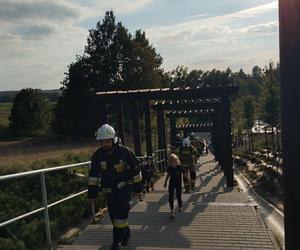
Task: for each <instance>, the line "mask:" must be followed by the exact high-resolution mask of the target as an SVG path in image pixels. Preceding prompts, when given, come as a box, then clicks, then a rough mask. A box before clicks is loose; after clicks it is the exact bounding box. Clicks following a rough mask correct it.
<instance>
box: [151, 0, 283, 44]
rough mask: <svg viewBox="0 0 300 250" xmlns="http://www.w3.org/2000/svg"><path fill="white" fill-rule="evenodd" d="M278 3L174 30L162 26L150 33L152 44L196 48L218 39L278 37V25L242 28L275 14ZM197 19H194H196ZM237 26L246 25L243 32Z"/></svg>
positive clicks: (193, 21) (198, 20)
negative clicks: (269, 35)
mask: <svg viewBox="0 0 300 250" xmlns="http://www.w3.org/2000/svg"><path fill="white" fill-rule="evenodd" d="M276 2H277V1H274V2H271V3H268V4H263V5H259V6H256V7H253V8H249V9H245V10H242V11H238V12H234V13H230V14H226V15H222V16H216V17H207V18H203V17H202V16H200V18H198V19H196V20H191V21H186V22H182V23H179V24H176V25H173V26H161V27H153V28H149V29H146V32H147V34H148V36H149V37H150V38H151V41H152V42H153V43H154V44H156V45H162V46H164V45H169V46H177V45H180V44H183V43H185V44H186V43H191V44H196V43H197V42H196V43H195V41H199V40H201V41H202V42H203V41H205V40H207V41H214V40H216V39H222V40H223V39H224V38H225V39H226V37H228V38H229V40H232V37H237V38H238V37H239V36H241V35H242V36H247V35H253V34H255V33H259V34H260V35H263V33H270V32H273V33H276V32H277V31H278V29H277V26H278V22H277V21H271V22H268V23H259V24H255V25H252V26H251V25H248V26H247V25H242V24H243V20H245V19H246V20H249V18H250V17H252V19H255V18H256V19H257V20H259V17H260V16H261V15H263V14H265V13H269V12H272V11H274V10H275V9H276V8H277V5H276ZM194 17H195V16H193V17H192V18H194ZM234 24H238V25H239V26H240V25H242V27H241V28H234Z"/></svg>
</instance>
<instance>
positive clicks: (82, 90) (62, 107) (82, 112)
mask: <svg viewBox="0 0 300 250" xmlns="http://www.w3.org/2000/svg"><path fill="white" fill-rule="evenodd" d="M87 61H88V60H87V58H86V57H77V61H76V62H75V63H72V64H71V65H70V66H69V72H68V73H66V78H65V79H64V81H63V82H62V84H63V94H62V95H61V96H60V98H59V99H58V102H57V105H56V107H55V110H54V112H55V119H54V121H53V124H52V125H53V129H54V131H55V132H56V134H58V135H64V136H77V138H80V137H83V136H87V135H89V134H91V133H92V131H94V130H95V126H96V125H97V123H96V121H95V120H96V117H95V115H94V112H93V111H95V110H96V109H95V110H93V108H94V105H95V104H93V102H92V100H91V98H92V88H91V85H92V83H91V79H90V77H89V75H88V74H89V72H90V66H89V64H88V62H87Z"/></svg>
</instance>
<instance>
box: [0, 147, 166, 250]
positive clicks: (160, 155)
mask: <svg viewBox="0 0 300 250" xmlns="http://www.w3.org/2000/svg"><path fill="white" fill-rule="evenodd" d="M154 155H157V160H156V164H159V169H160V171H163V170H164V167H166V158H165V149H158V150H155V151H154ZM137 158H145V156H138V157H137ZM90 163H91V161H86V162H81V163H75V164H69V165H64V166H58V167H53V168H44V169H38V170H32V171H27V172H23V173H16V174H9V175H2V176H0V181H7V180H11V179H16V178H21V177H24V176H30V175H38V174H39V175H40V183H41V191H42V197H43V207H41V208H38V209H35V210H33V211H31V212H28V213H25V214H22V215H19V216H17V217H15V218H12V219H9V220H7V221H4V222H1V223H0V228H1V227H4V226H7V225H9V224H11V223H13V222H16V221H19V220H21V219H24V218H26V217H28V216H30V215H33V214H36V213H39V212H42V211H44V221H45V228H46V239H47V245H48V248H49V249H52V240H51V230H50V221H49V212H48V209H49V208H51V207H53V206H55V205H58V204H60V203H62V202H64V201H67V200H70V199H72V198H75V197H77V196H79V195H82V194H84V193H86V192H87V189H86V190H83V191H80V192H78V193H75V194H71V195H69V196H67V197H65V198H63V199H60V200H58V201H55V202H53V203H51V204H48V200H47V189H46V182H45V173H49V172H54V171H59V170H63V169H69V168H72V167H82V166H87V165H89V164H90Z"/></svg>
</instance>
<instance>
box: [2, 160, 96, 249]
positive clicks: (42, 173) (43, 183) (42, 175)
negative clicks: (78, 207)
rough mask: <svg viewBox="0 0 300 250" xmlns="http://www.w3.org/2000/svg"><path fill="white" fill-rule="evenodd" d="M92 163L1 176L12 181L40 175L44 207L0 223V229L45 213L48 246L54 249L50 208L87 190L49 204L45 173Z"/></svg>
mask: <svg viewBox="0 0 300 250" xmlns="http://www.w3.org/2000/svg"><path fill="white" fill-rule="evenodd" d="M90 163H91V162H90V161H87V162H82V163H76V164H70V165H65V166H59V167H54V168H45V169H39V170H34V171H28V172H23V173H17V174H10V175H3V176H0V181H6V180H11V179H17V178H21V177H24V176H32V175H39V176H40V184H41V192H42V198H43V207H41V208H38V209H36V210H33V211H31V212H29V213H26V214H22V215H20V216H18V217H15V218H12V219H10V220H7V221H4V222H1V223H0V228H1V227H4V226H7V225H9V224H11V223H13V222H16V221H19V220H21V219H24V218H26V217H28V216H30V215H33V214H36V213H39V212H42V211H44V222H45V230H46V239H47V246H48V248H49V249H52V239H51V229H50V221H49V208H50V207H53V206H55V205H58V204H59V203H62V202H64V201H67V200H70V199H72V198H75V197H77V196H79V195H82V194H84V193H86V192H87V189H86V190H84V191H81V192H78V193H75V194H72V195H69V196H67V197H66V198H63V199H61V200H58V201H56V202H53V203H51V204H48V199H47V188H46V181H45V173H49V172H54V171H59V170H63V169H69V168H73V167H81V166H85V167H89V166H90Z"/></svg>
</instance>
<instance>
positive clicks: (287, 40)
mask: <svg viewBox="0 0 300 250" xmlns="http://www.w3.org/2000/svg"><path fill="white" fill-rule="evenodd" d="M299 27H300V1H299V0H279V32H280V73H281V74H280V75H281V112H282V113H281V123H282V130H281V131H282V132H281V136H282V153H283V154H282V155H283V176H284V183H285V188H284V191H285V195H284V199H285V200H284V226H285V247H286V249H287V250H292V249H299V246H300V237H299V235H300V217H299V211H300V195H299V193H300V186H299V180H300V165H299V149H300V129H299V128H300V119H299V118H300V116H299V114H300V105H299V100H300V74H299V68H300V28H299Z"/></svg>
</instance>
